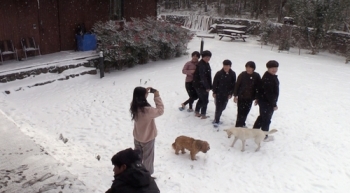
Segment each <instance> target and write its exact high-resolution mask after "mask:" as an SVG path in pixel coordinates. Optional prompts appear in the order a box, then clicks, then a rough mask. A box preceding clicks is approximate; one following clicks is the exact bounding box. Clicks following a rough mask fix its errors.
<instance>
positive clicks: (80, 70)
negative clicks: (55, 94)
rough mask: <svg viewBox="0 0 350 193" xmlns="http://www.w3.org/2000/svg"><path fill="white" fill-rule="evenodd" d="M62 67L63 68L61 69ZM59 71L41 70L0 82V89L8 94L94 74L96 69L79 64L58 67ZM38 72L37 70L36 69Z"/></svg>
mask: <svg viewBox="0 0 350 193" xmlns="http://www.w3.org/2000/svg"><path fill="white" fill-rule="evenodd" d="M62 69H63V70H62ZM59 70H60V73H58V72H55V73H53V72H51V73H50V72H46V73H45V72H42V71H41V73H38V75H36V73H34V74H28V75H27V77H25V78H22V79H16V80H13V81H9V82H6V83H0V85H1V88H2V89H1V91H4V92H5V93H6V94H10V93H11V92H14V91H20V90H22V91H23V90H25V89H28V88H32V87H35V86H42V85H45V84H49V83H53V82H55V81H64V80H68V79H71V78H75V77H80V76H82V75H86V74H91V75H96V74H97V70H96V69H95V68H87V67H84V66H83V65H80V66H78V67H75V68H69V66H61V67H59ZM38 72H39V71H38ZM28 73H29V72H28Z"/></svg>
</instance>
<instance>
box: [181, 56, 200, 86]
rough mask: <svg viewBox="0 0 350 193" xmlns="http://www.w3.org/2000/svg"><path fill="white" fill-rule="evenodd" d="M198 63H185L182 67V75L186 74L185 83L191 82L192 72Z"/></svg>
mask: <svg viewBox="0 0 350 193" xmlns="http://www.w3.org/2000/svg"><path fill="white" fill-rule="evenodd" d="M197 63H198V62H192V60H191V61H189V62H187V63H186V64H185V65H184V67H183V68H182V73H183V74H186V82H192V81H193V74H194V71H196V65H197Z"/></svg>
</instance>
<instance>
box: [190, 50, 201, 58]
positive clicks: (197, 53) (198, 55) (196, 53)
mask: <svg viewBox="0 0 350 193" xmlns="http://www.w3.org/2000/svg"><path fill="white" fill-rule="evenodd" d="M191 56H192V57H193V56H197V58H200V57H201V56H200V54H199V52H198V51H194V52H192V55H191Z"/></svg>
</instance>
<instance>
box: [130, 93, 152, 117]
mask: <svg viewBox="0 0 350 193" xmlns="http://www.w3.org/2000/svg"><path fill="white" fill-rule="evenodd" d="M146 92H147V90H146V88H144V87H140V86H139V87H136V88H135V89H134V94H133V96H132V101H131V104H130V113H131V120H136V119H137V114H138V111H139V110H141V112H142V113H144V112H145V107H149V106H151V105H150V104H149V103H148V102H147V99H146Z"/></svg>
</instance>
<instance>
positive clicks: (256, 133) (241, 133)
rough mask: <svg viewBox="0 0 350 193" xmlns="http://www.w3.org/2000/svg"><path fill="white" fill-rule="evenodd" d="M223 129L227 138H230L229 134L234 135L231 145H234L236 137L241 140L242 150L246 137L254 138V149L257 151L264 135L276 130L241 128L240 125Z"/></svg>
mask: <svg viewBox="0 0 350 193" xmlns="http://www.w3.org/2000/svg"><path fill="white" fill-rule="evenodd" d="M224 131H226V133H227V136H228V138H230V137H231V135H233V136H235V139H234V140H233V143H232V145H231V147H233V146H234V145H235V143H236V141H237V139H240V140H241V141H242V152H243V151H244V147H245V140H246V139H252V138H254V139H255V143H256V144H257V145H258V148H257V149H256V150H255V151H259V150H260V143H261V142H262V141H263V140H264V138H265V136H266V135H269V134H273V133H276V132H277V130H276V129H272V130H271V131H262V130H261V129H247V128H241V127H233V128H230V129H224Z"/></svg>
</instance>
